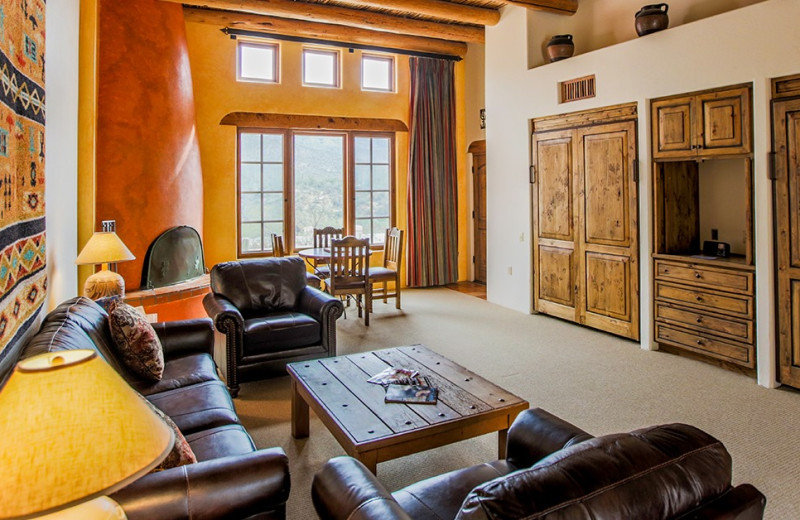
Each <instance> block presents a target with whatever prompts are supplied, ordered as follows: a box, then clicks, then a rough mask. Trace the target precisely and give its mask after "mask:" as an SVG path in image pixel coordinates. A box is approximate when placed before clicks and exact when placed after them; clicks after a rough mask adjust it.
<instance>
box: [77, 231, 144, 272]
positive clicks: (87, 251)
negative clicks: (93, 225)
mask: <svg viewBox="0 0 800 520" xmlns="http://www.w3.org/2000/svg"><path fill="white" fill-rule="evenodd" d="M135 258H136V257H135V256H133V253H131V250H130V249H128V248H127V246H126V245H125V244H123V243H122V240H120V238H119V237H118V236H117V234H116V233H114V232H113V231H97V232H95V234H93V235H92V238H90V239H89V241H88V242H86V245H85V246H83V249H82V250H81V252H80V254H79V255H78V258H76V259H75V263H76V264H78V265H85V264H111V263H114V262H125V261H127V260H134V259H135Z"/></svg>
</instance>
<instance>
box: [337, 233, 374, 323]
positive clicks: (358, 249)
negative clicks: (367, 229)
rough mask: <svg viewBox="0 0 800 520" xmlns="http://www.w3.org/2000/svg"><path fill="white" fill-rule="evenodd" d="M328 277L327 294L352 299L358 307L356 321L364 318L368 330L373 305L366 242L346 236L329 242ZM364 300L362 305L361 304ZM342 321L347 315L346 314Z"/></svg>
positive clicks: (367, 244)
mask: <svg viewBox="0 0 800 520" xmlns="http://www.w3.org/2000/svg"><path fill="white" fill-rule="evenodd" d="M330 248H331V261H330V264H329V265H328V267H329V268H330V276H329V277H328V279H327V280H326V284H327V286H328V289H327V290H328V292H329V293H330V294H331V295H333V296H346V297H347V298H353V299H354V300H355V302H356V306H357V307H358V317H359V318H360V317H361V316H362V312H363V316H364V325H366V326H369V309H370V307H371V305H372V297H371V294H372V285H371V284H370V283H369V239H368V238H364V239H358V238H356V237H353V236H347V237H344V238H342V239H341V240H337V239H335V238H334V239H332V240H331V241H330ZM362 300H363V301H362ZM345 318H347V315H346V314H345Z"/></svg>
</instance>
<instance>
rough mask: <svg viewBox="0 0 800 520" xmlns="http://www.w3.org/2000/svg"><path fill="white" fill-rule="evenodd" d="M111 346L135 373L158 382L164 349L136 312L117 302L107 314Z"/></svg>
mask: <svg viewBox="0 0 800 520" xmlns="http://www.w3.org/2000/svg"><path fill="white" fill-rule="evenodd" d="M108 321H109V324H110V327H111V337H112V338H113V339H114V346H115V347H116V349H117V351H118V352H119V354H120V355H121V357H122V361H123V363H125V365H126V366H127V367H128V368H129V369H130V370H131V371H133V372H134V373H136V374H137V375H139V376H141V377H143V378H145V379H148V380H151V381H160V380H161V376H162V375H163V374H164V352H163V350H162V348H161V341H160V340H159V339H158V335H157V334H156V331H155V329H153V326H152V325H150V323H148V322H147V318H145V317H144V316H143V315H142V314H141V313H140V312H139V311H137V310H136V309H134V308H133V307H131V306H130V305H128V304H127V303H121V302H120V303H118V304H117V305H116V306H115V307H114V308H113V309H112V310H111V313H110V314H109V316H108Z"/></svg>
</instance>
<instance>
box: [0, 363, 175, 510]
mask: <svg viewBox="0 0 800 520" xmlns="http://www.w3.org/2000/svg"><path fill="white" fill-rule="evenodd" d="M0 418H2V419H0V461H2V468H3V470H2V471H0V518H3V519H5V518H33V517H36V516H38V515H42V514H47V513H52V512H54V511H59V510H62V509H66V508H70V507H73V506H76V505H78V504H81V503H84V502H88V501H90V500H93V499H97V498H98V497H101V496H102V495H106V494H109V493H113V492H114V491H116V490H118V489H121V488H122V487H124V486H126V485H127V484H129V483H131V482H133V481H134V480H136V479H138V478H139V477H141V476H143V475H144V474H146V473H148V472H149V471H150V470H152V469H153V468H154V467H155V466H157V465H158V463H159V462H161V461H162V460H163V459H164V458H165V457H166V456H167V454H168V453H169V451H170V449H171V448H172V445H173V443H174V442H175V441H174V439H175V437H174V435H175V434H174V432H173V431H172V429H171V428H170V427H169V426H167V424H166V423H165V422H164V421H163V419H161V418H160V417H158V415H156V414H155V413H154V412H153V410H151V409H150V407H149V406H148V404H147V403H145V402H144V399H143V398H142V397H141V396H139V395H138V394H137V393H136V392H135V391H133V390H132V389H131V388H130V386H128V384H127V383H126V382H125V381H124V380H123V379H122V378H121V377H120V376H119V375H118V374H117V373H116V372H115V371H114V370H113V369H112V368H111V367H110V366H109V365H108V364H107V363H106V362H105V361H104V360H103V359H101V358H100V357H99V356H98V355H97V353H96V352H94V351H93V350H68V351H61V352H50V353H46V354H41V355H38V356H34V357H31V358H29V359H26V360H23V361H20V362H19V364H18V365H17V367H16V368H15V369H14V372H13V373H12V374H11V376H10V377H9V379H8V382H7V383H6V385H5V387H4V388H3V389H2V390H1V391H0ZM84 518H86V517H84Z"/></svg>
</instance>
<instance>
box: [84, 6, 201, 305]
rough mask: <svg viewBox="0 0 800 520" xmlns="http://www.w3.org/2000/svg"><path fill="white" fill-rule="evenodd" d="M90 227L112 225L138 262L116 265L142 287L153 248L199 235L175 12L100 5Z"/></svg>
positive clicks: (197, 188)
mask: <svg viewBox="0 0 800 520" xmlns="http://www.w3.org/2000/svg"><path fill="white" fill-rule="evenodd" d="M96 114H97V119H96V141H95V145H96V155H95V160H96V165H95V171H96V177H95V198H94V204H95V212H94V220H95V226H94V229H95V230H98V229H100V221H102V220H116V221H117V234H118V235H119V236H120V238H121V239H122V241H123V242H125V244H126V245H127V246H128V248H129V249H130V250H131V251H132V252H133V254H134V255H135V256H136V260H134V261H131V262H123V263H120V264H119V265H118V270H119V273H120V274H121V275H122V276H123V277H124V278H125V284H126V289H127V290H129V291H132V290H135V289H137V288H138V287H139V286H140V285H141V275H142V264H143V260H144V257H145V254H146V253H147V248H148V246H149V245H150V243H151V242H152V241H153V240H154V239H155V238H156V237H157V236H158V235H159V234H161V233H162V232H163V231H165V230H166V229H168V228H170V227H173V226H178V225H188V226H192V227H194V228H195V229H197V231H198V232H199V233H200V236H201V237H203V176H202V171H201V167H200V151H199V148H198V141H197V134H196V122H195V99H194V93H193V88H192V74H191V71H190V69H189V56H188V50H187V45H186V31H185V25H184V20H183V9H182V7H181V5H180V4H173V3H169V2H161V1H159V0H137V1H136V2H135V5H132V4H131V3H130V2H121V1H119V0H98V11H97V108H96Z"/></svg>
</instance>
